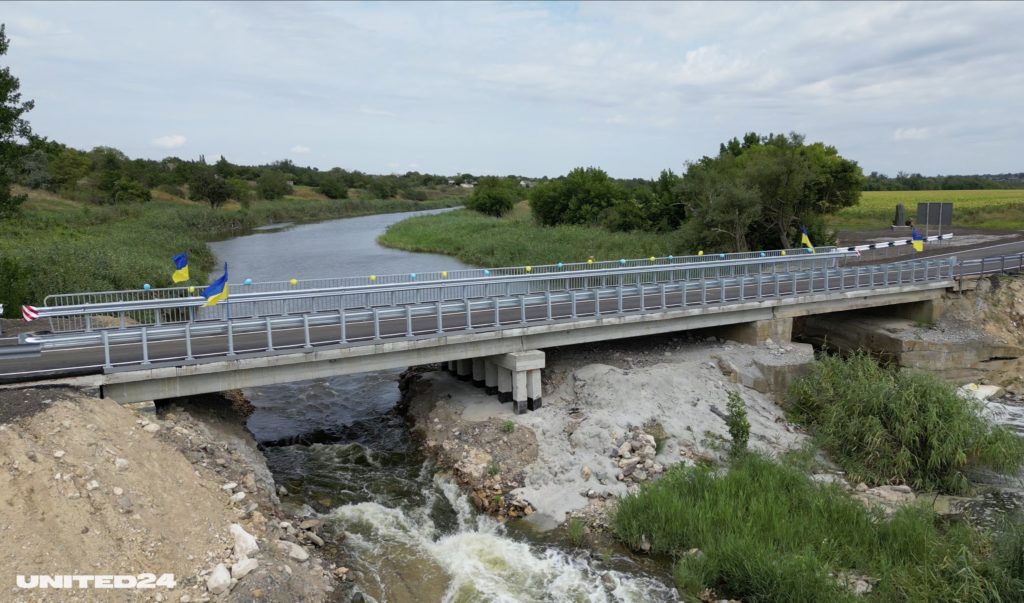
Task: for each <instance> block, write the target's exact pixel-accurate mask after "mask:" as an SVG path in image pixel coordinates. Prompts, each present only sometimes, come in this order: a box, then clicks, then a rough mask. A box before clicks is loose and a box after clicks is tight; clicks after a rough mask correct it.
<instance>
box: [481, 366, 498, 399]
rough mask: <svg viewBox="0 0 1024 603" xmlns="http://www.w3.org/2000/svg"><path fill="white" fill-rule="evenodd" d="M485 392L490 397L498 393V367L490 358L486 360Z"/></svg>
mask: <svg viewBox="0 0 1024 603" xmlns="http://www.w3.org/2000/svg"><path fill="white" fill-rule="evenodd" d="M484 391H485V392H487V394H488V395H490V396H493V395H495V394H497V393H498V365H497V364H494V361H492V360H491V359H489V358H486V359H484Z"/></svg>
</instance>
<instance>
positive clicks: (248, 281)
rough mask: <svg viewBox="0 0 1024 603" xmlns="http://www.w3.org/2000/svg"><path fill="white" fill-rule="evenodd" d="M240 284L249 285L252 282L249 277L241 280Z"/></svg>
mask: <svg viewBox="0 0 1024 603" xmlns="http://www.w3.org/2000/svg"><path fill="white" fill-rule="evenodd" d="M242 284H243V285H251V284H252V279H251V278H247V279H245V280H244V281H242Z"/></svg>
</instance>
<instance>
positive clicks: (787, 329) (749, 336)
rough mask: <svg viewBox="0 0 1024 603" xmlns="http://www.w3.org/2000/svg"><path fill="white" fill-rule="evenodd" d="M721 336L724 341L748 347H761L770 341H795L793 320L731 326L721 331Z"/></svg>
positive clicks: (756, 321)
mask: <svg viewBox="0 0 1024 603" xmlns="http://www.w3.org/2000/svg"><path fill="white" fill-rule="evenodd" d="M719 334H720V335H721V337H722V338H723V339H731V340H732V341H735V342H738V343H745V344H748V345H761V344H763V343H764V342H765V341H766V340H768V339H771V340H772V341H774V342H775V343H780V344H786V343H789V342H791V341H792V340H793V319H792V318H773V319H770V320H755V321H753V322H744V323H740V324H735V325H729V326H725V327H722V328H721V329H719Z"/></svg>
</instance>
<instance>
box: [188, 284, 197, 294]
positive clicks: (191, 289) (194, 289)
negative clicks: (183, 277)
mask: <svg viewBox="0 0 1024 603" xmlns="http://www.w3.org/2000/svg"><path fill="white" fill-rule="evenodd" d="M188 292H189V293H195V292H196V288H195V286H193V285H189V286H188Z"/></svg>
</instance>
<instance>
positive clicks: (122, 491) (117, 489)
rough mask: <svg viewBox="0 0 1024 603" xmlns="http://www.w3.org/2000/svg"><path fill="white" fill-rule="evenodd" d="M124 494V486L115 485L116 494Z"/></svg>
mask: <svg viewBox="0 0 1024 603" xmlns="http://www.w3.org/2000/svg"><path fill="white" fill-rule="evenodd" d="M122 494H124V488H118V487H117V486H114V496H121V495H122Z"/></svg>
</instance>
